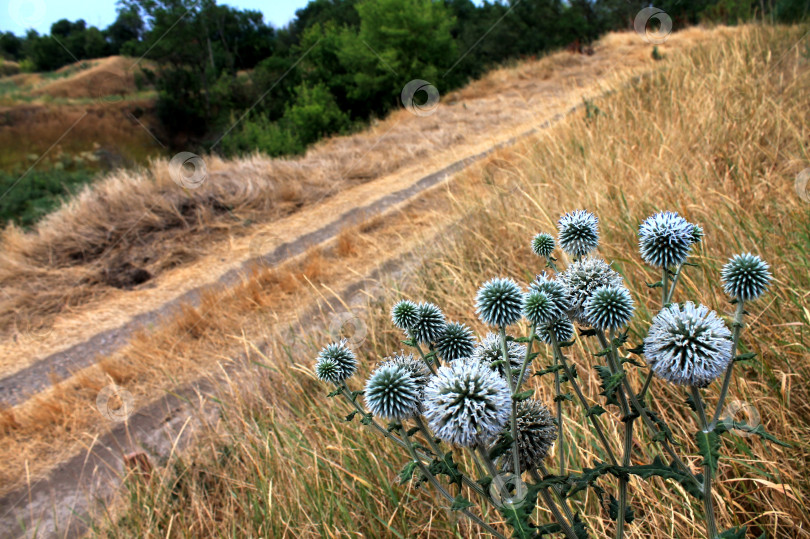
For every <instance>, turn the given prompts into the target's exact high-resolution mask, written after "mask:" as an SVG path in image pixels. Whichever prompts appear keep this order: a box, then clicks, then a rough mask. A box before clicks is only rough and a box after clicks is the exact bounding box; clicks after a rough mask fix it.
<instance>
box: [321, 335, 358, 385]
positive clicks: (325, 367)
mask: <svg viewBox="0 0 810 539" xmlns="http://www.w3.org/2000/svg"><path fill="white" fill-rule="evenodd" d="M356 370H357V358H356V357H355V355H354V352H352V350H351V349H350V348H349V347H348V346H346V339H342V340H341V341H339V342H336V343H332V344H329V345H327V346H326V347H324V348H323V350H321V353H320V354H318V361H317V363H316V364H315V374H316V375H317V376H318V378H320V379H321V380H323V381H324V382H331V383H333V384H339V383H341V382H343V381H344V380H346V379H347V378H349V377H351V376H352V375H353V374H354V373H355V371H356Z"/></svg>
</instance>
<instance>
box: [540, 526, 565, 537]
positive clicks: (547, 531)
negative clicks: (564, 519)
mask: <svg viewBox="0 0 810 539" xmlns="http://www.w3.org/2000/svg"><path fill="white" fill-rule="evenodd" d="M534 531H535V533H536V534H537V537H543V536H544V535H553V534H555V533H560V532H561V531H562V527H560V525H559V524H557V523H556V522H549V523H548V524H543V525H542V526H537V527H536V528H535V529H534Z"/></svg>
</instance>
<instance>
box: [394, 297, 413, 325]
mask: <svg viewBox="0 0 810 539" xmlns="http://www.w3.org/2000/svg"><path fill="white" fill-rule="evenodd" d="M417 319H418V316H417V305H416V303H414V302H412V301H409V300H407V299H404V300H402V301H400V302H399V303H397V304H396V305H394V308H393V309H391V320H392V321H393V322H394V325H395V326H396V327H398V328H399V329H401V330H403V331H409V330H410V329H411V327H412V326H413V325H414V324H415V323H416V321H417Z"/></svg>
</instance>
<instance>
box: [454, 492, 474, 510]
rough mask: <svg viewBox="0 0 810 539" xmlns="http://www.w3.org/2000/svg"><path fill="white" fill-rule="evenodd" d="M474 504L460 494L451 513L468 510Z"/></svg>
mask: <svg viewBox="0 0 810 539" xmlns="http://www.w3.org/2000/svg"><path fill="white" fill-rule="evenodd" d="M472 505H473V504H472V502H471V501H470V500H468V499H467V498H465V497H464V496H462V495H461V494H459V495H458V496H456V498H455V499H454V500H453V505H451V506H450V510H451V511H461V510H462V509H467V508H468V507H472Z"/></svg>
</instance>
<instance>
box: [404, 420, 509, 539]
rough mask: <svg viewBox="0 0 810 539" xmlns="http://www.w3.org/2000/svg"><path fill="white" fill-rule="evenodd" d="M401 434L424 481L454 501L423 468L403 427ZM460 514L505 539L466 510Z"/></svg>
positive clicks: (447, 498)
mask: <svg viewBox="0 0 810 539" xmlns="http://www.w3.org/2000/svg"><path fill="white" fill-rule="evenodd" d="M402 432H403V436H404V437H405V445H406V447H407V449H408V453H410V454H411V458H412V459H413V461H414V462H416V465H417V466H419V470H420V471H421V472H422V475H424V476H425V479H427V480H428V482H429V483H430V484H431V485H432V486H433V488H435V489H436V490H437V491H438V492H439V494H441V495H442V496H443V497H444V498H445V499H446V500H447V501H449V502H453V501H455V498H454V497H453V496H452V495H451V494H450V493H449V492H447V490H446V489H445V488H444V486H443V485H442V484H441V483H439V480H438V479H436V477H435V476H434V475H433V474H432V473H430V470H428V469H427V466H425V464H424V463H423V462H422V459H420V458H419V456H418V455H417V454H416V451H415V450H414V448H413V443H411V439H410V438H409V437H408V429H407V427H405V426H404V425H403V428H402ZM461 512H462V513H463V514H464V515H465V516H466V517H467V518H469V519H470V520H472V521H473V522H475V523H476V524H478V525H479V526H481V527H482V528H484V529H485V530H486V531H488V532H489V533H491V534H492V535H494V536H495V537H498V538H499V539H506V536H504V535H502V534H501V533H499V532H498V530H496V529H495V528H493V527H492V526H490V525H489V524H487V523H486V522H484V521H483V520H482V519H481V517H479V516H478V515H476V514H474V513H471V512H470V511H468V510H467V509H462V510H461Z"/></svg>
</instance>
